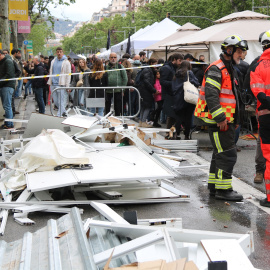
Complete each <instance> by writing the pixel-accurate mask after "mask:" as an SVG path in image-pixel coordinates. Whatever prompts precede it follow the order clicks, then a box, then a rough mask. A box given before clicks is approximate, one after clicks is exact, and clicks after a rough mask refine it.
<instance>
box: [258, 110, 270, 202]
mask: <svg viewBox="0 0 270 270" xmlns="http://www.w3.org/2000/svg"><path fill="white" fill-rule="evenodd" d="M259 134H260V139H261V149H262V153H263V157H264V158H265V160H266V168H265V171H264V181H265V189H266V197H267V201H268V202H270V115H269V114H266V115H262V116H259Z"/></svg>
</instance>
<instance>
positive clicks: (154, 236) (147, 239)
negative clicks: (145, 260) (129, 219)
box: [94, 230, 164, 265]
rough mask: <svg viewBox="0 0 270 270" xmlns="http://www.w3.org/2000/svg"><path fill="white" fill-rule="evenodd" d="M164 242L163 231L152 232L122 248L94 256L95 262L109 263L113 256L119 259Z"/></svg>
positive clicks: (125, 244) (123, 245) (115, 248)
mask: <svg viewBox="0 0 270 270" xmlns="http://www.w3.org/2000/svg"><path fill="white" fill-rule="evenodd" d="M163 240H164V233H163V232H162V230H159V231H155V232H151V233H149V234H146V235H144V236H141V237H138V238H136V239H134V240H131V241H129V242H127V243H124V244H122V245H120V246H116V247H114V248H111V249H108V250H105V251H103V252H101V253H98V254H95V255H94V260H95V263H96V264H97V265H99V264H101V263H105V262H106V261H108V259H109V258H110V256H111V254H112V253H113V254H112V257H111V258H112V259H116V258H119V257H121V256H123V255H126V254H128V253H131V252H134V251H137V250H140V249H143V248H145V247H148V246H151V245H153V244H157V243H159V242H161V241H163Z"/></svg>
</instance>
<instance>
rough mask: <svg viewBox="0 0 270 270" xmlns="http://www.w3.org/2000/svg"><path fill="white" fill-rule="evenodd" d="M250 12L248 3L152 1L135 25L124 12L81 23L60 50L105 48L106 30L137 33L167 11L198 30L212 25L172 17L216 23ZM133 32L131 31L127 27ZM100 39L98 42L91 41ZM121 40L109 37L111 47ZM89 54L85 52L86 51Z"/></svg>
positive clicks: (258, 1) (260, 1)
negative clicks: (93, 21) (197, 27)
mask: <svg viewBox="0 0 270 270" xmlns="http://www.w3.org/2000/svg"><path fill="white" fill-rule="evenodd" d="M267 1H268V0H254V5H255V6H265V5H267ZM244 10H252V0H199V1H194V0H167V1H165V0H163V1H159V0H153V1H151V3H149V4H147V5H145V6H144V7H141V8H139V10H138V11H137V12H136V13H135V14H134V16H135V23H134V24H132V23H131V21H132V13H131V12H127V14H126V17H122V16H120V15H116V16H115V17H110V18H104V20H103V21H102V22H100V23H97V24H95V25H92V24H85V25H84V26H83V27H82V28H81V29H79V30H78V31H77V32H76V33H75V35H74V36H73V37H69V38H67V37H66V38H64V40H63V47H64V49H65V50H66V51H69V50H72V51H74V52H75V53H79V52H82V50H81V46H82V45H84V46H92V49H99V48H104V47H106V42H107V39H106V37H107V32H108V29H110V30H115V31H123V30H127V35H126V36H128V31H129V29H123V27H134V26H136V30H137V31H138V30H139V29H140V28H143V27H146V26H147V25H151V24H153V23H154V22H160V21H161V20H163V19H164V18H166V14H167V12H170V13H171V19H172V20H173V21H175V22H176V23H178V24H180V25H183V24H185V23H187V22H191V23H193V24H195V25H197V26H199V27H200V28H202V29H203V28H206V27H209V26H211V25H212V23H211V21H209V20H205V19H202V18H173V16H201V17H206V18H208V19H210V20H212V21H215V20H218V19H220V18H222V17H224V16H226V15H229V14H231V13H233V12H239V11H244ZM255 11H257V12H260V13H266V12H267V9H256V10H255ZM130 32H131V33H134V29H133V28H130ZM95 33H96V37H97V38H98V37H103V38H102V39H95ZM123 39H124V35H123V33H117V32H116V33H113V34H111V45H114V44H117V43H119V42H121V41H122V40H123ZM87 51H89V50H87Z"/></svg>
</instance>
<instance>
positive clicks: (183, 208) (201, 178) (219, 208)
mask: <svg viewBox="0 0 270 270" xmlns="http://www.w3.org/2000/svg"><path fill="white" fill-rule="evenodd" d="M17 102H18V100H16V103H17ZM20 107H21V110H22V111H23V110H25V111H24V114H23V113H22V114H21V115H18V117H20V118H24V119H29V116H30V114H31V113H32V112H33V111H34V109H35V108H34V102H33V100H32V97H30V98H27V103H26V102H22V103H21V106H20ZM5 135H6V132H4V131H0V136H1V137H5ZM193 139H198V140H199V146H200V149H201V150H200V152H199V156H200V157H201V158H203V159H205V160H207V161H210V159H211V154H212V152H211V151H209V149H210V148H211V145H210V141H209V139H208V134H206V133H203V132H200V133H198V134H193ZM238 146H239V147H240V148H241V152H238V160H237V164H236V166H235V169H234V175H235V176H236V177H238V178H239V179H241V181H243V182H245V183H248V184H249V185H250V186H254V187H255V188H256V189H259V190H261V191H262V192H264V184H259V185H258V184H253V178H254V174H255V162H254V157H255V149H256V148H255V146H256V142H255V141H244V140H241V139H240V140H239V142H238ZM179 155H180V156H181V155H182V154H179ZM183 155H184V153H183ZM187 163H188V162H184V163H183V165H184V164H187ZM191 163H192V160H191ZM207 178H208V175H207V172H206V171H205V170H201V169H196V170H183V171H182V172H181V176H180V177H179V178H178V179H176V180H175V182H174V186H175V187H176V188H178V189H179V190H181V191H183V192H185V193H188V194H189V195H190V196H191V200H190V202H185V203H184V202H183V203H163V204H153V205H121V206H119V205H115V206H111V207H112V208H113V209H114V210H115V211H116V212H118V213H119V214H120V215H122V213H123V212H124V211H128V210H136V211H137V215H138V218H141V219H144V218H145V219H146V218H165V217H167V218H171V217H180V218H182V220H183V228H185V229H196V230H207V231H219V232H230V233H247V232H248V231H253V233H254V245H255V252H254V253H253V254H252V255H251V256H250V260H251V262H252V264H253V265H254V267H256V268H259V269H264V270H267V269H270V256H269V254H270V216H269V214H268V213H267V212H265V211H264V210H262V209H260V208H258V207H257V206H256V205H254V204H253V203H251V202H250V201H249V200H246V199H245V200H244V202H243V203H235V202H230V205H229V206H228V205H226V204H225V203H224V201H218V200H215V199H214V198H211V197H209V195H208V190H207V182H206V181H207ZM255 200H256V199H255ZM84 210H85V211H84V214H83V216H82V218H83V219H85V218H88V217H93V216H95V215H96V214H97V212H96V211H95V210H94V209H92V208H91V207H87V206H86V207H84ZM60 216H61V215H59V214H49V213H33V214H30V215H29V218H31V219H33V220H34V221H35V222H36V224H35V225H33V226H20V225H18V224H17V223H15V222H14V220H13V217H12V214H11V215H10V216H9V218H8V223H7V227H6V232H5V235H4V236H2V237H1V240H5V241H7V242H11V241H14V240H16V239H19V238H22V236H23V233H25V232H27V231H30V232H34V231H36V230H38V229H39V228H42V227H43V226H46V224H47V221H48V219H50V218H54V219H57V218H59V217H60ZM224 226H227V228H224ZM239 270H241V269H239Z"/></svg>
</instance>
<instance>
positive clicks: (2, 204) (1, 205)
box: [0, 197, 190, 209]
mask: <svg viewBox="0 0 270 270" xmlns="http://www.w3.org/2000/svg"><path fill="white" fill-rule="evenodd" d="M189 201H190V198H188V197H184V198H169V199H168V198H162V199H143V200H88V201H48V202H42V201H37V202H35V203H33V202H22V203H19V205H33V204H35V205H44V204H46V205H54V206H62V205H64V206H65V205H73V206H75V205H89V204H90V202H100V203H105V204H129V203H130V204H146V203H165V202H170V203H173V202H175V203H179V202H189ZM10 206H13V207H14V206H16V207H17V206H18V203H14V202H0V208H3V209H5V208H7V209H9V208H10Z"/></svg>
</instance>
